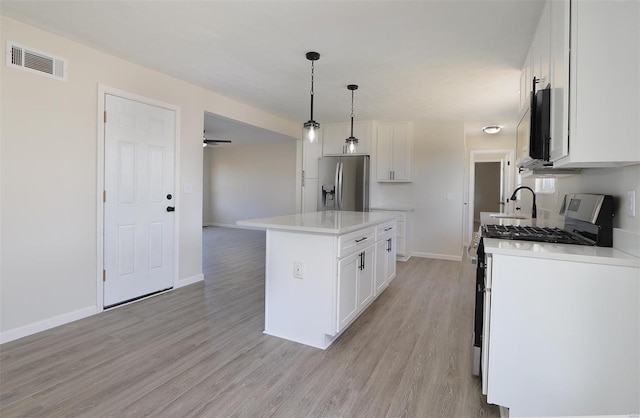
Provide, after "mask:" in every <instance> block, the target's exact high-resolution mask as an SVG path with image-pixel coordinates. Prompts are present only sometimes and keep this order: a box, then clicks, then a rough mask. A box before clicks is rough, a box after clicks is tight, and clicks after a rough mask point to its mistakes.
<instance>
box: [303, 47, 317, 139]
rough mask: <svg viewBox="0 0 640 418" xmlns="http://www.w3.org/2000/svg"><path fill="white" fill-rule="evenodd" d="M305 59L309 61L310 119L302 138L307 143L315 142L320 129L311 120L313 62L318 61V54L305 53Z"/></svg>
mask: <svg viewBox="0 0 640 418" xmlns="http://www.w3.org/2000/svg"><path fill="white" fill-rule="evenodd" d="M307 59H308V60H309V61H311V118H309V121H308V122H305V124H304V125H303V126H304V137H305V138H306V139H308V140H309V142H315V141H316V138H317V136H318V129H319V128H320V124H319V123H318V122H316V121H315V120H313V75H314V73H313V70H314V68H313V62H314V61H317V60H319V59H320V54H318V53H317V52H307Z"/></svg>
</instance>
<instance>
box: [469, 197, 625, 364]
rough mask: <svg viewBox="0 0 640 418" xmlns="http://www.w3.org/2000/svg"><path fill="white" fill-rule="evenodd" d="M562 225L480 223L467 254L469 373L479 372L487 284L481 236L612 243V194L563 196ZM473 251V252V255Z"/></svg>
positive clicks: (609, 244)
mask: <svg viewBox="0 0 640 418" xmlns="http://www.w3.org/2000/svg"><path fill="white" fill-rule="evenodd" d="M560 214H562V215H564V228H563V229H560V228H548V227H536V226H515V225H492V224H487V225H481V226H480V229H479V231H478V232H477V234H475V235H474V241H473V243H472V245H470V246H469V249H468V250H467V254H468V255H469V259H470V260H471V262H472V263H476V264H477V267H476V299H475V316H474V327H473V332H474V335H473V363H472V367H473V368H472V373H473V374H474V375H476V376H481V375H482V367H481V364H480V363H481V361H480V359H481V358H482V331H483V326H484V324H483V311H484V300H485V293H486V292H488V291H489V289H487V288H486V259H485V253H484V243H483V239H484V238H497V239H506V240H520V241H534V242H546V243H554V244H569V245H592V246H599V247H611V246H612V245H613V198H612V197H611V196H609V195H601V194H587V193H574V194H568V195H566V196H565V198H564V203H563V205H562V208H561V209H560ZM473 252H475V253H476V254H475V256H474V255H473Z"/></svg>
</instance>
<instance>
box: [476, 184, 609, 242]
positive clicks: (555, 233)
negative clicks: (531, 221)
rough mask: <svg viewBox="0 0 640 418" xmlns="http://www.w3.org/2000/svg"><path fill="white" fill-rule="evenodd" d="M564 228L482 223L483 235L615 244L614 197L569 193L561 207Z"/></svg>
mask: <svg viewBox="0 0 640 418" xmlns="http://www.w3.org/2000/svg"><path fill="white" fill-rule="evenodd" d="M560 213H561V214H564V217H565V220H564V228H563V229H560V228H548V227H537V226H514V225H482V227H481V236H482V237H483V238H498V239H508V240H521V241H537V242H550V243H556V244H574V245H596V246H598V247H611V246H612V245H613V198H612V197H611V196H609V195H599V194H586V193H575V194H570V195H567V196H565V203H564V205H563V207H562V209H561V210H560Z"/></svg>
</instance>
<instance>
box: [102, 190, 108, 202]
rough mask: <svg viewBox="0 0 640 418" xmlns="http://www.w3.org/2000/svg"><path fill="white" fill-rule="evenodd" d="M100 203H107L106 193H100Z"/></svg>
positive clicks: (104, 191)
mask: <svg viewBox="0 0 640 418" xmlns="http://www.w3.org/2000/svg"><path fill="white" fill-rule="evenodd" d="M102 203H107V191H106V190H103V191H102Z"/></svg>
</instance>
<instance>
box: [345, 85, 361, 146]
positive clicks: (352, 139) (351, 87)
mask: <svg viewBox="0 0 640 418" xmlns="http://www.w3.org/2000/svg"><path fill="white" fill-rule="evenodd" d="M347 89H349V90H351V136H350V137H349V138H347V139H345V142H346V143H347V144H348V145H349V154H353V153H354V152H356V144H357V143H358V138H356V137H355V136H353V93H354V91H356V90H358V85H357V84H349V85H348V86H347Z"/></svg>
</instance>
